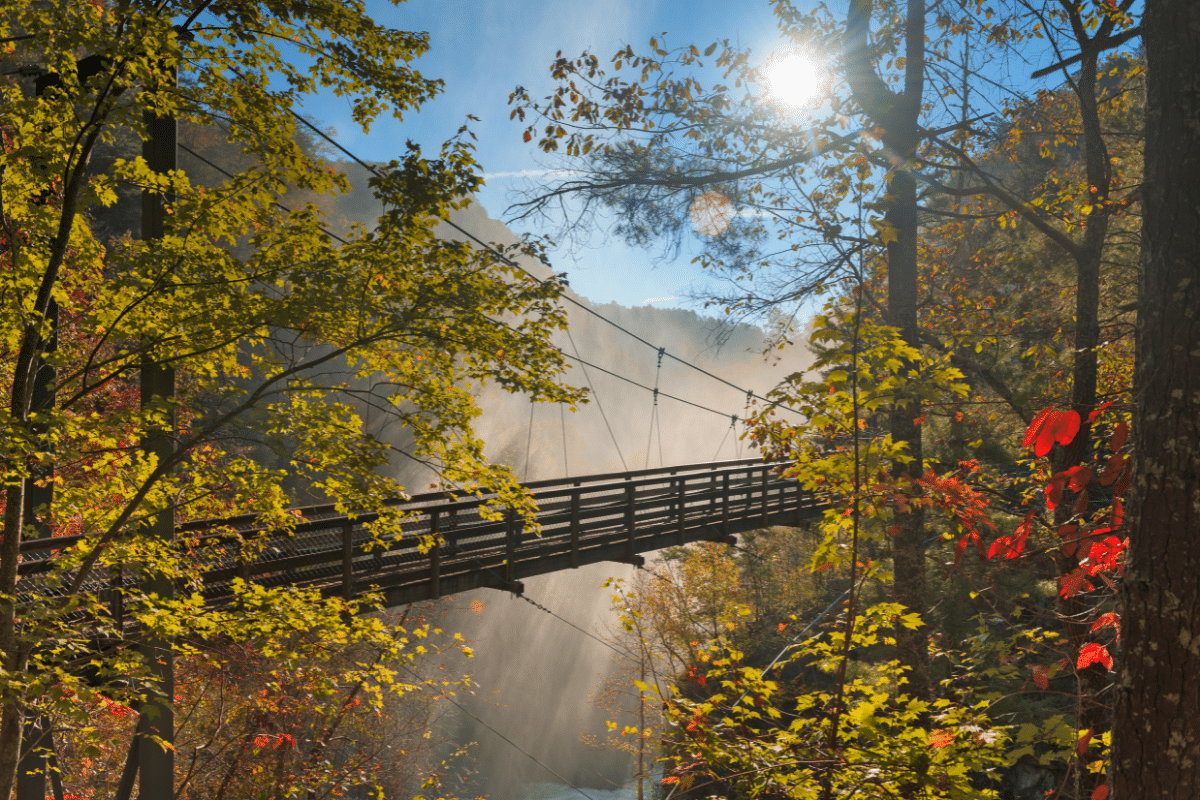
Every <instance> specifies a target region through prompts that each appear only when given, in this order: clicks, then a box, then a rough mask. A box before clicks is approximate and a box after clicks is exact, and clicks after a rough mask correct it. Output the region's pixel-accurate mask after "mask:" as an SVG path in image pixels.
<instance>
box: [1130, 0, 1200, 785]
mask: <svg viewBox="0 0 1200 800" xmlns="http://www.w3.org/2000/svg"><path fill="white" fill-rule="evenodd" d="M1142 30H1143V37H1144V42H1145V48H1146V60H1147V81H1146V101H1147V102H1146V146H1145V153H1146V166H1145V178H1144V182H1143V187H1142V208H1143V211H1144V222H1143V227H1142V270H1143V272H1142V279H1141V287H1140V289H1141V291H1140V302H1139V306H1138V343H1137V366H1136V369H1135V376H1134V379H1135V386H1136V393H1137V400H1138V409H1137V415H1136V416H1135V418H1134V474H1135V475H1136V480H1135V481H1134V485H1133V490H1132V494H1131V496H1130V501H1129V509H1128V514H1129V525H1130V551H1129V561H1128V566H1127V569H1126V573H1125V578H1124V581H1123V582H1122V586H1121V602H1122V614H1121V623H1122V631H1121V643H1122V650H1121V653H1120V658H1119V664H1120V667H1119V673H1118V684H1117V686H1118V691H1117V703H1116V711H1115V718H1114V722H1113V765H1112V780H1113V787H1114V789H1115V797H1116V798H1119V800H1135V799H1137V798H1163V799H1165V798H1172V800H1174V798H1182V797H1196V796H1200V681H1197V676H1200V536H1198V533H1200V3H1196V2H1195V0H1146V10H1145V16H1144V17H1143V21H1142Z"/></svg>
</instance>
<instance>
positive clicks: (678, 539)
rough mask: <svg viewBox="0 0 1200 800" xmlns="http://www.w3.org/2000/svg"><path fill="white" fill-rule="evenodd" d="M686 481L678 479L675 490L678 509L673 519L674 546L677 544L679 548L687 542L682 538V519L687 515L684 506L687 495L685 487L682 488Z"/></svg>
mask: <svg viewBox="0 0 1200 800" xmlns="http://www.w3.org/2000/svg"><path fill="white" fill-rule="evenodd" d="M686 480H687V479H686V478H680V479H679V488H678V489H676V492H677V493H678V498H679V500H678V506H679V508H678V510H677V511H676V517H675V544H677V545H678V546H679V547H683V546H684V545H685V544H687V540H686V539H685V538H684V533H683V527H684V517H685V516H686V514H687V509H686V508H685V506H684V498H685V497H686V495H687V487H685V486H684V482H685V481H686Z"/></svg>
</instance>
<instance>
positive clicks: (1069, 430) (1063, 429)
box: [1054, 411, 1079, 446]
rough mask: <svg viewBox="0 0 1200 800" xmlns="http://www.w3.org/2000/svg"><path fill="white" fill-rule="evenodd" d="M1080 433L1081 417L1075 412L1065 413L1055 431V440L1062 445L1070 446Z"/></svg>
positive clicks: (1059, 419)
mask: <svg viewBox="0 0 1200 800" xmlns="http://www.w3.org/2000/svg"><path fill="white" fill-rule="evenodd" d="M1077 433H1079V415H1078V414H1076V413H1075V412H1074V411H1064V412H1063V413H1062V416H1060V417H1059V418H1058V424H1057V425H1056V426H1055V429H1054V438H1055V440H1056V441H1057V442H1058V443H1059V444H1061V445H1064V446H1065V445H1068V444H1070V443H1071V440H1072V439H1074V438H1075V434H1077Z"/></svg>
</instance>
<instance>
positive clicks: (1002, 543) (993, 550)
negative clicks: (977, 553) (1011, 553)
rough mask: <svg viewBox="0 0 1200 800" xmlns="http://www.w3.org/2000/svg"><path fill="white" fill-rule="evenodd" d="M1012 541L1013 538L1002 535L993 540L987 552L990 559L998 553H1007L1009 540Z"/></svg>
mask: <svg viewBox="0 0 1200 800" xmlns="http://www.w3.org/2000/svg"><path fill="white" fill-rule="evenodd" d="M1011 541H1012V539H1010V538H1009V537H1007V536H1001V537H1000V538H999V539H997V540H996V541H994V542H992V546H991V547H990V548H989V549H988V554H987V557H988V560H991V559H993V558H995V557H996V554H997V553H1007V552H1008V545H1009V542H1011Z"/></svg>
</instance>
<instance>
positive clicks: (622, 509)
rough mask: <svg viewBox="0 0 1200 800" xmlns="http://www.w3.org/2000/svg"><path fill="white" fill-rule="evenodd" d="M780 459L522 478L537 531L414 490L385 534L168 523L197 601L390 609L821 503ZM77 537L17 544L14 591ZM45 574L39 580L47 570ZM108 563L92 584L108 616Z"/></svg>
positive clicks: (772, 521)
mask: <svg viewBox="0 0 1200 800" xmlns="http://www.w3.org/2000/svg"><path fill="white" fill-rule="evenodd" d="M784 466H785V465H784V464H782V463H771V462H766V463H764V462H763V461H762V460H760V459H741V460H737V461H721V462H715V463H709V464H692V465H686V466H673V467H660V468H654V469H642V470H633V471H628V472H619V473H606V474H600V475H587V476H576V477H569V478H560V479H554V480H542V481H531V482H528V483H526V484H524V486H525V488H527V489H528V490H529V491H531V492H532V493H533V496H534V498H535V500H536V502H537V513H536V520H537V522H538V525H539V526H540V528H541V531H540V534H539V535H535V534H534V533H533V532H531V531H528V530H526V520H525V518H524V517H523V516H520V515H518V514H517V513H516V512H515V511H514V510H512V509H502V510H500V511H498V512H496V513H498V514H499V515H500V517H501V518H500V519H498V520H496V519H489V518H488V515H487V514H486V513H485V509H486V508H487V507H488V506H489V505H490V504H492V503H493V502H494V501H495V497H494V496H493V495H487V494H484V495H483V496H480V497H476V496H470V497H455V496H453V495H452V496H450V497H447V493H445V492H437V493H429V494H422V495H417V496H414V497H412V498H411V499H409V500H407V501H405V502H402V503H395V504H394V505H395V506H397V507H398V508H399V510H400V511H402V512H405V514H406V516H407V519H406V520H405V521H404V522H403V523H401V526H400V527H401V531H400V532H399V533H396V534H394V538H392V539H391V540H390V541H380V540H379V539H378V538H377V537H376V535H375V534H373V533H372V531H371V529H370V525H371V523H373V522H375V521H377V520H378V519H379V518H380V516H381V513H382V512H380V511H373V512H366V513H359V514H338V513H337V512H336V509H335V508H334V507H333V506H331V505H322V506H310V507H307V508H298V509H294V513H295V515H296V517H297V523H296V524H295V525H294V526H293V527H290V528H287V529H276V530H271V529H265V528H262V527H260V526H259V525H258V524H257V520H256V519H255V518H254V517H253V516H242V517H231V518H225V519H209V520H198V521H195V522H189V523H184V524H181V525H180V526H179V527H178V529H177V530H178V533H179V536H180V540H181V542H183V543H185V544H186V548H187V551H188V558H189V559H191V563H192V564H194V571H195V574H196V575H197V576H198V577H199V579H200V581H201V582H202V584H203V594H204V597H205V600H206V602H207V603H208V604H209V605H210V606H213V607H220V606H223V605H226V604H228V603H230V602H231V601H232V600H233V597H234V594H233V581H234V579H235V578H242V579H243V580H245V581H254V582H256V583H259V584H262V585H264V586H271V587H277V586H300V587H304V588H307V589H314V590H317V591H320V592H321V593H322V594H323V595H325V596H330V597H333V596H338V597H344V598H347V599H352V598H356V597H361V596H362V595H364V594H368V593H371V594H380V595H382V598H383V601H384V604H385V606H387V607H395V606H401V605H407V604H409V603H416V602H420V601H423V600H433V599H437V598H439V597H442V596H446V595H451V594H456V593H458V592H464V591H468V590H470V589H477V588H481V587H490V588H495V589H501V590H504V591H509V592H514V593H518V594H519V593H521V591H522V590H523V586H522V584H521V581H520V579H521V578H523V577H531V576H534V575H543V574H546V573H549V572H556V571H559V570H564V569H571V568H577V567H580V566H582V565H585V564H595V563H598V562H601V561H610V562H620V563H628V564H635V565H640V564H642V563H643V557H642V555H641V554H643V553H648V552H653V551H656V550H662V549H663V548H665V547H671V546H683V545H686V544H689V543H692V542H699V541H715V542H725V543H728V544H732V543H733V542H734V536H735V534H738V533H742V532H745V531H748V530H754V529H762V528H767V527H770V526H772V525H791V526H795V525H799V524H802V523H803V522H805V521H807V520H809V519H811V518H812V517H813V516H815V515H816V514H819V513H820V512H821V509H822V506H821V505H820V504H819V503H818V502H817V501H816V499H814V498H813V497H812V495H810V494H808V493H806V492H802V491H801V490H800V488H799V484H798V483H797V481H795V480H794V479H791V480H789V479H784V478H783V477H781V473H782V471H783V468H784ZM80 540H81V537H77V536H64V537H59V538H52V539H29V540H26V541H24V542H22V543H21V553H22V561H21V564H20V566H19V568H18V571H19V574H20V576H21V582H20V587H21V589H22V595H24V596H26V597H29V598H32V597H33V596H42V597H45V596H52V595H55V594H57V593H58V592H59V591H61V590H60V589H58V588H56V587H57V585H58V584H55V583H52V582H51V581H52V580H54V581H60V580H61V578H60V577H59V576H57V575H55V574H54V573H52V571H51V570H52V568H53V566H54V556H55V554H56V553H58V552H61V551H63V550H65V549H67V548H70V547H73V546H75V545H76V544H78V543H79V541H80ZM52 575H53V576H54V577H53V578H51V576H52ZM133 580H135V579H134V578H132V577H129V576H123V575H121V574H120V573H114V576H113V577H111V578H109V579H107V580H99V581H95V582H92V583H91V584H90V585H88V586H87V587H86V589H85V591H87V592H88V593H89V594H92V595H95V596H99V597H101V598H103V599H106V600H107V602H108V603H109V604H110V606H111V607H112V608H113V610H114V616H115V617H116V618H117V620H118V623H119V624H120V623H122V620H121V612H120V604H121V597H122V595H123V593H124V591H123V590H125V589H127V588H131V587H132V586H133V583H132V581H133Z"/></svg>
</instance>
